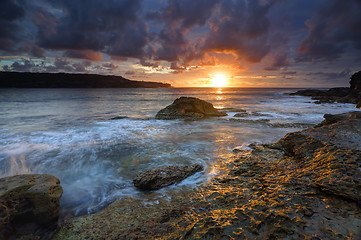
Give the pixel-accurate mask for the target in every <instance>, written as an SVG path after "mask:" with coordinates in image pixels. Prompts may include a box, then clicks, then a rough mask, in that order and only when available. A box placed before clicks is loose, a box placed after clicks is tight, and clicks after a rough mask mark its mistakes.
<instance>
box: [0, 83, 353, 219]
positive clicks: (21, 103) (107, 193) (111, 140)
mask: <svg viewBox="0 0 361 240" xmlns="http://www.w3.org/2000/svg"><path fill="white" fill-rule="evenodd" d="M294 91H296V89H260V88H222V89H221V88H156V89H0V177H5V176H12V175H16V174H26V173H43V174H52V175H54V176H56V177H58V178H59V179H60V181H61V185H62V187H63V189H64V194H63V196H62V198H61V208H62V211H71V212H72V213H73V214H74V215H82V214H88V213H93V212H96V211H98V210H99V209H101V208H103V207H104V206H106V205H107V204H109V203H111V202H112V201H114V200H115V199H117V198H121V197H123V196H127V195H134V194H137V193H139V191H138V190H137V189H135V188H134V186H133V184H132V179H133V178H134V176H135V175H137V174H138V173H140V172H142V171H145V170H148V169H152V168H157V167H162V166H167V165H174V164H176V165H187V164H194V163H199V164H202V165H203V166H204V167H205V171H204V172H203V173H198V174H196V175H194V176H193V177H191V178H189V179H187V180H185V181H183V182H181V183H180V184H177V185H174V186H171V187H168V188H165V189H163V190H161V191H163V192H162V193H163V194H165V195H166V194H167V189H173V190H174V188H180V187H189V188H192V187H196V186H199V185H201V184H203V183H205V182H206V181H208V180H209V179H211V178H212V177H214V176H216V175H217V174H218V173H219V172H220V171H221V169H217V167H216V166H217V164H216V163H217V162H220V161H227V160H228V159H229V158H230V157H231V156H233V155H234V153H233V151H232V150H233V149H234V148H235V147H244V146H247V145H248V144H249V143H252V142H260V143H266V142H274V141H277V140H278V139H280V138H281V137H283V136H284V135H285V134H286V133H288V132H292V131H298V130H301V129H302V128H307V127H311V126H313V125H315V124H317V123H319V122H321V121H322V119H323V115H324V114H325V113H331V114H336V113H343V112H348V111H354V110H356V109H355V108H354V105H352V104H339V103H335V104H317V105H316V104H315V103H314V101H312V100H310V98H308V97H302V96H290V95H289V94H288V93H290V92H294ZM181 96H189V97H197V98H200V99H203V100H206V101H209V102H211V103H212V104H213V105H214V106H215V107H216V108H220V109H225V110H226V111H227V114H228V116H225V117H219V118H209V119H205V120H201V121H183V120H168V121H167V120H156V119H154V116H155V114H156V113H157V111H159V110H160V109H162V108H164V107H166V106H167V105H169V104H171V103H172V102H173V101H174V100H175V99H176V98H178V97H181ZM229 108H233V110H232V109H229ZM237 109H244V110H246V111H247V112H248V113H249V115H246V116H243V117H235V116H234V115H235V114H237V113H238V110H237ZM114 117H119V119H114V120H112V118H114Z"/></svg>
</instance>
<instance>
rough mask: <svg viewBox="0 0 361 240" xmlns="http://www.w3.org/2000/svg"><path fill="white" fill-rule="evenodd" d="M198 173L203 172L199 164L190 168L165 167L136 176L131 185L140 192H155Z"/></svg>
mask: <svg viewBox="0 0 361 240" xmlns="http://www.w3.org/2000/svg"><path fill="white" fill-rule="evenodd" d="M200 171H203V166H202V165H199V164H193V165H190V166H166V167H162V168H157V169H151V170H148V171H145V172H143V173H140V174H138V175H137V176H136V177H135V178H134V179H133V183H134V186H136V187H137V188H139V189H142V190H157V189H160V188H163V187H166V186H169V185H172V184H174V183H178V182H181V181H182V180H184V179H186V178H187V177H189V176H192V175H193V174H195V173H197V172H200Z"/></svg>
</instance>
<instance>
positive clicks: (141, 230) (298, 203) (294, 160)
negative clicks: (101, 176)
mask: <svg viewBox="0 0 361 240" xmlns="http://www.w3.org/2000/svg"><path fill="white" fill-rule="evenodd" d="M325 117H326V120H325V121H323V122H322V123H321V124H319V125H318V126H316V127H315V128H310V129H306V130H303V131H300V132H295V133H290V134H287V135H286V136H285V137H283V138H282V139H280V140H279V141H278V142H276V143H273V144H251V145H249V148H250V149H242V150H238V151H237V153H235V154H234V157H233V158H232V159H229V161H228V162H223V163H220V164H221V166H219V167H220V168H222V169H227V171H225V173H224V174H222V175H220V176H218V177H216V178H215V179H213V180H211V182H209V183H207V184H205V185H203V186H201V187H199V188H197V189H194V190H192V191H190V192H183V193H182V194H179V193H177V194H174V195H173V194H171V195H170V197H169V198H170V200H167V199H164V197H163V196H159V195H157V193H156V192H153V193H148V197H149V196H152V197H153V199H154V200H153V201H149V202H144V201H143V200H140V199H136V198H132V197H126V198H123V199H121V200H117V201H116V202H114V203H113V204H111V205H109V206H108V207H107V208H105V209H104V210H102V211H100V212H98V213H95V214H91V215H86V216H81V217H77V218H74V219H69V220H68V221H65V222H64V223H63V225H62V226H61V228H60V229H59V231H58V232H57V233H56V234H55V236H54V237H53V239H86V238H93V239H102V238H104V239H183V238H184V239H188V238H189V239H194V238H201V239H232V238H233V239H289V238H296V239H303V238H314V239H345V238H349V239H358V238H360V237H361V233H360V230H359V229H360V226H361V210H360V199H359V197H358V196H359V195H360V191H361V183H360V182H359V179H360V178H361V171H360V168H359V167H360V165H361V162H360V159H361V158H360V156H361V149H360V147H359V145H360V144H359V143H360V142H361V128H360V126H361V114H360V113H359V112H353V113H347V114H338V115H328V116H325Z"/></svg>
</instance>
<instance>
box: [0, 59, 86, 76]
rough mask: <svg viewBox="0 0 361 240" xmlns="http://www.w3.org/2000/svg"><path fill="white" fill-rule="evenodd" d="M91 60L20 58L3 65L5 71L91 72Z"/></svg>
mask: <svg viewBox="0 0 361 240" xmlns="http://www.w3.org/2000/svg"><path fill="white" fill-rule="evenodd" d="M91 65H92V63H91V62H90V61H82V62H75V63H73V62H70V61H68V60H67V59H65V58H56V59H55V61H54V62H53V63H52V64H48V63H46V62H45V61H42V62H38V61H35V60H31V59H19V60H18V61H15V62H13V63H12V64H11V65H10V66H9V65H5V66H3V70H4V71H16V72H55V73H56V72H70V73H75V72H89V70H88V68H89V67H91Z"/></svg>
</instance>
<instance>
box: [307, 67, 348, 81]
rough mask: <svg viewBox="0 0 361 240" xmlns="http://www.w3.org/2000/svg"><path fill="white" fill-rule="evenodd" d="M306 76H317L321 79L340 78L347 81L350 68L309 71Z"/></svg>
mask: <svg viewBox="0 0 361 240" xmlns="http://www.w3.org/2000/svg"><path fill="white" fill-rule="evenodd" d="M306 75H307V76H317V77H319V78H320V79H322V80H341V79H344V80H346V81H349V78H350V75H351V70H350V69H344V70H343V71H341V72H311V73H307V74H306Z"/></svg>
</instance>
